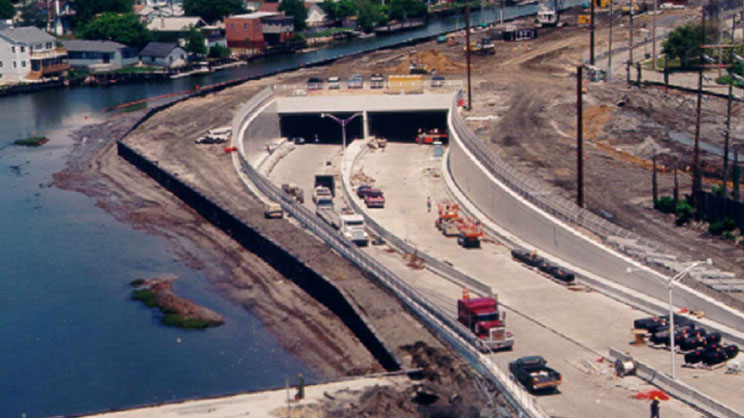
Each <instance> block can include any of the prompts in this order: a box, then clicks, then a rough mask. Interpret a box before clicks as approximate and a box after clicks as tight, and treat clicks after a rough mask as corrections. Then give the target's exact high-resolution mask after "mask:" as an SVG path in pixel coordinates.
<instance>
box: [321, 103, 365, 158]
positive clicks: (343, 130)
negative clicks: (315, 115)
mask: <svg viewBox="0 0 744 418" xmlns="http://www.w3.org/2000/svg"><path fill="white" fill-rule="evenodd" d="M358 116H362V112H357V113H354V114H353V115H351V116H349V117H348V118H346V119H341V118H339V117H337V116H334V115H332V114H330V113H321V114H320V117H321V118H331V119H333V120H335V121H336V122H338V124H339V125H341V140H342V141H343V147H344V148H343V149H344V150H346V125H348V124H349V122H351V121H352V120H354V118H356V117H358Z"/></svg>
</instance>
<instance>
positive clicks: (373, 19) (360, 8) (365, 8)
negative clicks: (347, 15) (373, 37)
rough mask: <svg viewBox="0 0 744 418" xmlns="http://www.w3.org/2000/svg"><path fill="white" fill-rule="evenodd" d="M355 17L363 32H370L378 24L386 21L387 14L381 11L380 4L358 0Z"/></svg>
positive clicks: (367, 0)
mask: <svg viewBox="0 0 744 418" xmlns="http://www.w3.org/2000/svg"><path fill="white" fill-rule="evenodd" d="M357 17H358V18H359V26H361V27H362V29H363V30H364V31H365V32H371V31H373V30H374V29H375V26H378V25H380V24H382V23H385V22H386V21H387V16H385V13H383V12H382V9H381V6H378V5H376V4H373V3H372V2H371V1H369V0H359V1H358V2H357Z"/></svg>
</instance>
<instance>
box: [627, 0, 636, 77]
mask: <svg viewBox="0 0 744 418" xmlns="http://www.w3.org/2000/svg"><path fill="white" fill-rule="evenodd" d="M634 6H635V1H634V0H631V2H630V25H628V29H629V30H630V41H629V46H630V51H628V54H629V55H628V62H630V64H631V65H632V64H633V7H634ZM628 71H630V70H628Z"/></svg>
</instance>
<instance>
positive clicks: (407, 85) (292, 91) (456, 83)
mask: <svg viewBox="0 0 744 418" xmlns="http://www.w3.org/2000/svg"><path fill="white" fill-rule="evenodd" d="M463 85H464V81H463V80H443V81H437V82H436V84H434V83H433V82H432V80H431V79H424V80H416V81H393V82H392V84H391V83H390V82H389V81H387V80H385V81H383V82H379V83H375V84H374V87H373V84H372V82H370V81H364V82H363V83H362V85H361V86H360V87H356V88H353V87H352V88H350V87H349V86H348V84H347V82H346V81H343V80H342V81H340V82H339V84H338V88H329V84H328V83H326V82H324V83H323V84H322V85H320V86H319V87H318V88H315V89H313V88H308V85H307V84H275V85H274V86H273V90H274V92H275V93H276V94H277V95H281V96H287V95H291V96H306V95H308V94H321V93H334V92H335V93H337V92H341V91H344V92H365V93H377V94H399V92H400V91H401V90H403V91H407V92H410V94H415V92H421V91H425V92H428V93H436V92H450V91H458V90H460V89H462V87H463Z"/></svg>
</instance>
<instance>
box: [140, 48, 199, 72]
mask: <svg viewBox="0 0 744 418" xmlns="http://www.w3.org/2000/svg"><path fill="white" fill-rule="evenodd" d="M139 57H140V62H141V63H142V64H143V65H152V66H157V67H164V68H179V67H183V66H185V65H186V64H187V59H188V54H187V53H186V51H185V50H184V49H183V48H181V47H180V46H178V44H176V43H175V42H150V43H149V44H147V46H145V48H144V49H143V50H142V51H140V54H139Z"/></svg>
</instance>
